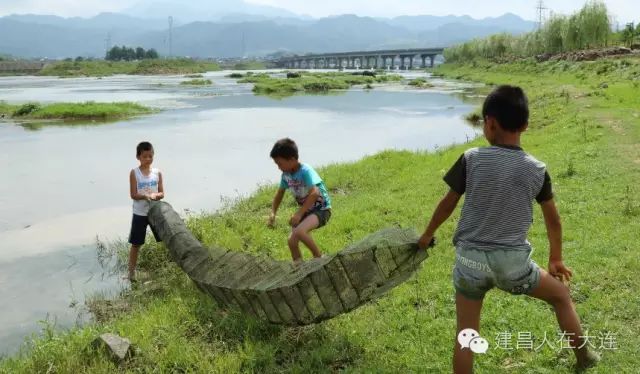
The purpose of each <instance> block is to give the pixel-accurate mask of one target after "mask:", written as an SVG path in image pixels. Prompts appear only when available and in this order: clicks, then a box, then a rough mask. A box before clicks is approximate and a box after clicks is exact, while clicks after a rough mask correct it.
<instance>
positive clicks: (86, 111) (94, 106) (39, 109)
mask: <svg viewBox="0 0 640 374" xmlns="http://www.w3.org/2000/svg"><path fill="white" fill-rule="evenodd" d="M149 113H153V109H151V108H148V107H145V106H142V105H140V104H136V103H131V102H119V103H96V102H92V101H87V102H84V103H55V104H47V105H41V104H39V103H27V104H22V105H12V104H7V103H5V102H0V114H4V115H5V118H11V119H14V120H64V121H82V120H101V121H108V120H114V119H122V118H128V117H133V116H138V115H142V114H149Z"/></svg>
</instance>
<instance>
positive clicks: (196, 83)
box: [180, 79, 213, 86]
mask: <svg viewBox="0 0 640 374" xmlns="http://www.w3.org/2000/svg"><path fill="white" fill-rule="evenodd" d="M180 84H181V85H184V86H208V85H210V84H213V82H212V81H211V79H191V80H188V81H183V82H180Z"/></svg>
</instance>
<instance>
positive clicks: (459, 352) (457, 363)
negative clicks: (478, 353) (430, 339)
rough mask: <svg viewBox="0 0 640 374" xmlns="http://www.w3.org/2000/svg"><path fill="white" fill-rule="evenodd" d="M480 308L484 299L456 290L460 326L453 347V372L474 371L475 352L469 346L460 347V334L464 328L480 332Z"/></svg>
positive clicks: (458, 373) (457, 373) (465, 372)
mask: <svg viewBox="0 0 640 374" xmlns="http://www.w3.org/2000/svg"><path fill="white" fill-rule="evenodd" d="M480 310H482V300H473V299H468V298H466V297H464V296H463V295H462V294H460V293H459V292H456V316H457V321H458V327H457V329H456V338H455V342H454V348H453V372H454V373H455V374H467V373H471V372H472V371H473V352H472V351H471V349H469V348H464V349H461V348H460V343H458V334H459V333H460V331H462V330H464V329H474V330H476V331H477V332H480Z"/></svg>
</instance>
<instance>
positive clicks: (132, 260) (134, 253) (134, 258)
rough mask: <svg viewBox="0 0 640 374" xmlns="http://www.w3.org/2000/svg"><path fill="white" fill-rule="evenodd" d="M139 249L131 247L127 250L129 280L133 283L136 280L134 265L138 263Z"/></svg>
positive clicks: (137, 246)
mask: <svg viewBox="0 0 640 374" xmlns="http://www.w3.org/2000/svg"><path fill="white" fill-rule="evenodd" d="M139 249H140V246H139V245H131V249H130V250H129V280H130V281H133V280H135V279H136V264H137V263H138V250H139Z"/></svg>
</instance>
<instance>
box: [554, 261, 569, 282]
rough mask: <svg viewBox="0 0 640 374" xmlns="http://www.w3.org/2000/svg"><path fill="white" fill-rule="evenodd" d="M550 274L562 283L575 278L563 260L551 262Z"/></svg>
mask: <svg viewBox="0 0 640 374" xmlns="http://www.w3.org/2000/svg"><path fill="white" fill-rule="evenodd" d="M549 274H551V275H553V276H554V277H556V278H558V279H559V280H560V281H567V282H568V281H570V280H571V277H572V276H573V272H572V271H571V269H569V268H568V267H566V266H565V265H564V263H563V262H562V260H549Z"/></svg>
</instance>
